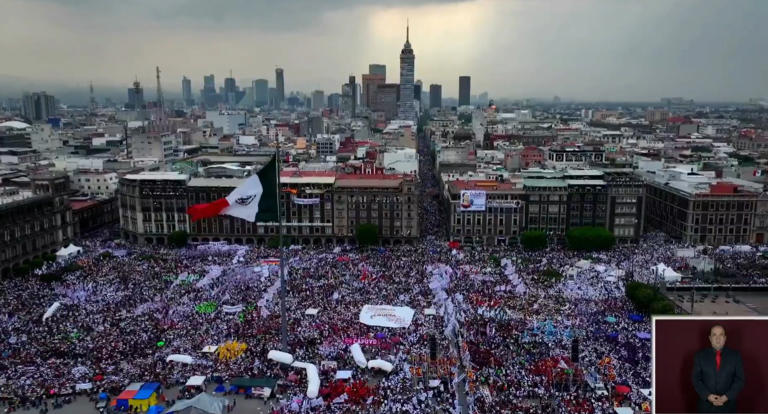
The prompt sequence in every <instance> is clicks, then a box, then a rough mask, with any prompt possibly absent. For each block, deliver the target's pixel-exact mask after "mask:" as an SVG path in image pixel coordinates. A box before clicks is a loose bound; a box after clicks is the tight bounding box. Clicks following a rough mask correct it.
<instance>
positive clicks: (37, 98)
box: [22, 92, 56, 121]
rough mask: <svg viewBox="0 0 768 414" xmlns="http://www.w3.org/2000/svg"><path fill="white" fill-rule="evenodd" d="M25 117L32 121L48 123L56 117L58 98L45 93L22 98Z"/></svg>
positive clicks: (27, 95)
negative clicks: (51, 118) (50, 118)
mask: <svg viewBox="0 0 768 414" xmlns="http://www.w3.org/2000/svg"><path fill="white" fill-rule="evenodd" d="M22 109H23V111H24V116H26V117H27V118H29V119H30V120H31V121H46V120H47V119H48V117H49V116H54V115H56V98H54V97H53V95H48V94H47V93H45V92H34V93H31V94H25V95H24V96H23V97H22Z"/></svg>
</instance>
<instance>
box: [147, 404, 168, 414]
mask: <svg viewBox="0 0 768 414" xmlns="http://www.w3.org/2000/svg"><path fill="white" fill-rule="evenodd" d="M164 410H165V407H163V406H162V405H153V406H151V407H149V411H147V414H162V412H163V411H164Z"/></svg>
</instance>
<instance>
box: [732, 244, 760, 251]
mask: <svg viewBox="0 0 768 414" xmlns="http://www.w3.org/2000/svg"><path fill="white" fill-rule="evenodd" d="M733 250H734V251H737V252H742V253H751V252H753V251H755V248H754V247H752V246H747V245H746V244H742V245H739V246H733Z"/></svg>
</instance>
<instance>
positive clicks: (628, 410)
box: [614, 407, 635, 414]
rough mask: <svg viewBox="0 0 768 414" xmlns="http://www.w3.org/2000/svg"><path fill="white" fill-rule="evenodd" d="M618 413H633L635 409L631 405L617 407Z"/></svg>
mask: <svg viewBox="0 0 768 414" xmlns="http://www.w3.org/2000/svg"><path fill="white" fill-rule="evenodd" d="M614 411H616V414H633V413H634V412H635V411H634V410H633V409H632V408H630V407H615V408H614Z"/></svg>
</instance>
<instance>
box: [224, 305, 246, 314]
mask: <svg viewBox="0 0 768 414" xmlns="http://www.w3.org/2000/svg"><path fill="white" fill-rule="evenodd" d="M244 308H245V307H244V306H243V305H235V306H229V305H224V306H222V307H221V310H223V311H224V313H237V312H240V311H242V310H243V309H244Z"/></svg>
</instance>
